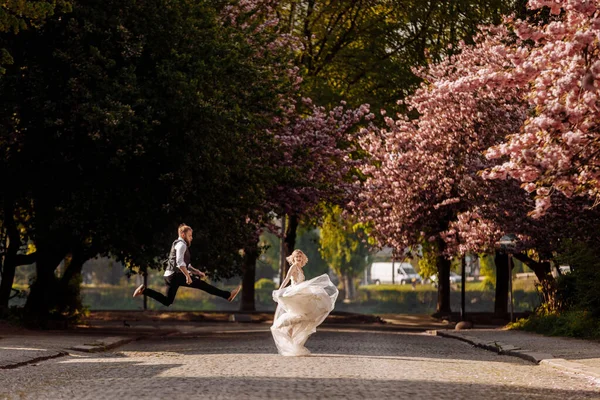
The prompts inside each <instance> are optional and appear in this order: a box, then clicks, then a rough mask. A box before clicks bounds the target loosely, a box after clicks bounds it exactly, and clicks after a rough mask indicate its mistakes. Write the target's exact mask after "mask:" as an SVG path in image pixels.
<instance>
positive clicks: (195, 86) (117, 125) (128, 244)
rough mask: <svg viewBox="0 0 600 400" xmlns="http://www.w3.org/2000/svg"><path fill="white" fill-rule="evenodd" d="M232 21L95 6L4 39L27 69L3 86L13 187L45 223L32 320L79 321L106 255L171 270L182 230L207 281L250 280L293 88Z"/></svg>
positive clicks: (188, 2)
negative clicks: (80, 306) (88, 281)
mask: <svg viewBox="0 0 600 400" xmlns="http://www.w3.org/2000/svg"><path fill="white" fill-rule="evenodd" d="M218 12H219V10H215V9H214V8H213V6H212V5H211V4H209V3H205V2H196V1H192V0H177V1H166V0H151V1H145V2H138V1H134V0H125V1H122V0H118V1H117V0H108V1H104V2H97V1H93V0H82V1H79V2H77V3H76V4H74V7H73V12H72V13H69V14H64V15H57V16H55V17H52V18H48V19H47V20H46V22H45V24H44V25H43V26H42V27H40V28H39V29H38V30H37V31H36V32H33V31H31V30H27V31H24V32H20V33H19V34H18V35H14V34H7V35H4V36H2V37H1V38H0V40H1V41H2V43H0V45H4V46H6V47H7V48H11V49H12V54H13V57H14V64H13V65H11V66H9V68H7V72H6V74H5V75H4V76H3V77H2V79H0V90H2V93H3V95H4V99H5V101H4V102H3V103H2V105H1V106H0V119H1V120H2V122H3V124H2V127H0V150H1V151H2V155H3V156H4V157H3V160H4V162H3V163H2V166H1V168H2V171H1V172H2V173H3V176H8V177H14V179H11V180H9V181H8V182H7V191H8V192H10V193H11V196H12V197H13V200H14V203H15V204H17V205H19V206H21V207H23V208H26V209H28V210H30V213H29V215H31V218H30V220H29V221H28V223H27V227H26V228H27V232H30V235H31V238H32V240H33V241H34V243H35V246H36V261H37V262H36V280H35V282H34V284H33V285H32V287H31V292H30V295H29V298H28V300H27V310H28V312H27V314H28V315H32V316H33V315H40V316H41V317H43V318H42V319H45V318H47V317H48V315H49V314H50V312H51V311H54V312H55V313H56V314H64V313H65V312H66V311H65V310H72V309H73V307H71V306H70V305H68V304H67V303H68V302H69V301H70V300H69V299H71V300H72V299H73V298H74V296H75V294H72V293H71V292H72V291H70V290H67V289H68V288H69V287H73V288H78V276H79V274H80V272H81V267H82V265H83V263H84V262H85V261H86V260H87V259H89V258H91V257H93V256H95V255H96V254H111V255H113V256H115V257H116V258H117V259H118V260H120V261H124V262H125V264H126V265H127V266H128V267H129V268H132V269H134V270H142V271H143V270H145V269H147V268H150V267H152V266H158V265H159V260H161V259H163V258H164V257H165V253H166V252H167V251H168V247H169V245H170V243H171V241H172V240H173V239H174V237H175V234H176V227H177V225H178V224H179V223H181V222H186V223H188V224H189V225H191V226H192V227H193V228H194V236H195V240H194V248H195V250H194V251H193V255H194V257H196V258H195V259H193V260H192V264H193V265H196V266H199V267H201V268H202V269H204V270H207V271H208V272H209V274H210V275H211V277H212V278H219V277H231V276H233V275H234V274H238V273H239V271H240V269H241V265H242V262H243V259H242V257H241V255H240V254H239V249H240V248H243V247H244V245H245V244H246V243H247V241H248V238H249V237H253V235H254V232H255V227H254V226H253V224H250V223H246V221H249V220H250V221H252V220H254V219H258V218H254V214H256V213H257V212H258V211H257V210H260V204H262V202H263V201H264V197H265V196H264V193H265V191H266V189H265V185H266V184H268V182H270V181H269V178H268V176H267V175H268V172H269V168H268V163H265V162H264V156H263V155H264V154H267V153H268V150H269V149H270V148H271V146H272V138H271V136H270V135H269V133H268V132H267V130H266V128H267V127H268V126H269V125H270V123H271V120H272V117H273V113H274V112H276V110H277V109H278V106H279V104H278V96H279V94H280V93H281V91H282V90H284V88H285V87H286V85H287V81H286V78H285V77H280V78H279V79H275V78H274V77H273V76H272V74H271V73H270V72H269V70H268V68H265V65H268V64H269V63H270V62H271V61H272V60H269V59H265V60H260V59H257V58H256V57H249V55H251V54H254V52H255V49H254V48H253V47H252V46H251V45H250V44H249V43H248V42H247V41H246V40H243V39H245V37H244V35H243V32H241V31H240V30H238V29H236V27H231V26H224V25H223V24H222V23H221V20H220V19H219V18H218ZM261 63H262V64H261ZM261 165H267V167H265V168H261V167H260V166H261ZM17 178H18V179H17ZM67 256H69V260H70V262H69V263H68V264H69V265H68V267H67V268H66V270H65V273H64V275H63V276H62V277H61V278H60V279H58V280H57V278H56V277H55V270H56V267H57V265H58V264H59V263H60V261H61V260H63V259H64V258H65V257H67Z"/></svg>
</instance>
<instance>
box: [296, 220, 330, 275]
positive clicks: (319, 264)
mask: <svg viewBox="0 0 600 400" xmlns="http://www.w3.org/2000/svg"><path fill="white" fill-rule="evenodd" d="M320 241H321V237H320V233H319V230H318V229H314V228H312V227H309V226H303V225H301V226H300V227H299V229H298V239H297V240H296V248H298V249H301V250H302V251H303V252H304V254H306V256H307V257H308V264H306V266H305V267H304V268H303V270H304V274H305V275H306V276H308V277H315V276H319V275H322V274H326V273H327V271H329V265H328V264H327V262H326V261H325V260H324V259H323V257H322V256H321V252H320V251H319V246H320Z"/></svg>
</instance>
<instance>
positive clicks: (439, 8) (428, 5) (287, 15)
mask: <svg viewBox="0 0 600 400" xmlns="http://www.w3.org/2000/svg"><path fill="white" fill-rule="evenodd" d="M515 3H516V1H507V0H477V1H472V0H446V1H421V0H411V1H405V0H391V1H374V0H366V1H364V0H361V1H353V0H339V1H329V2H315V1H308V0H301V1H296V0H294V1H291V0H288V1H283V2H280V4H281V10H280V12H281V14H282V17H283V20H284V21H289V23H290V25H291V26H289V27H288V28H287V29H289V31H290V32H292V34H293V35H295V36H296V37H298V38H300V39H301V40H302V41H303V43H304V48H303V50H302V51H301V53H300V54H299V56H298V57H299V61H300V63H301V65H302V66H303V71H302V72H303V75H304V77H305V79H304V83H303V85H304V91H305V92H306V93H307V94H308V95H309V96H310V97H312V98H313V99H314V100H316V101H317V103H320V104H329V105H334V104H338V103H339V101H340V100H342V99H343V100H347V101H348V102H349V104H353V105H358V104H361V103H369V104H370V105H371V106H372V109H373V110H379V109H380V108H383V107H393V105H394V104H396V101H397V100H398V99H402V98H404V97H405V96H406V95H407V94H408V93H410V92H411V91H412V90H413V89H414V88H415V87H416V86H417V85H418V84H419V83H420V79H419V78H417V77H416V76H415V75H414V73H413V71H412V68H413V67H418V66H423V65H425V64H426V63H428V62H431V61H437V60H440V59H442V58H443V57H445V56H447V55H448V54H452V52H453V50H452V48H450V47H449V45H456V44H457V43H458V42H459V41H460V40H463V39H464V40H466V41H467V42H470V41H471V39H472V36H473V35H474V34H475V33H476V32H477V27H478V26H479V25H482V24H487V23H492V22H495V23H499V22H500V17H501V15H503V14H508V13H510V12H511V11H513V10H514V7H515V5H516V4H515ZM389 111H390V112H391V111H392V110H389Z"/></svg>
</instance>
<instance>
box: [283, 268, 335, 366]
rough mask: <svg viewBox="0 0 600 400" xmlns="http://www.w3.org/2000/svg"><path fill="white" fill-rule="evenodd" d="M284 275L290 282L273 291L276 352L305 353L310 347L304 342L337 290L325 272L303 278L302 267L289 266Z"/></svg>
mask: <svg viewBox="0 0 600 400" xmlns="http://www.w3.org/2000/svg"><path fill="white" fill-rule="evenodd" d="M288 275H289V276H290V277H291V282H292V284H291V285H290V286H288V287H284V288H282V289H279V290H274V291H273V300H275V302H277V310H276V311H275V317H274V319H273V325H272V326H271V332H272V334H273V339H274V340H275V345H276V346H277V350H278V351H279V354H281V355H282V356H305V355H308V354H310V351H309V350H308V349H307V348H306V347H304V343H306V340H307V339H308V337H309V336H310V335H312V334H313V333H315V332H316V331H317V329H316V328H317V326H319V325H320V324H321V323H322V322H323V321H324V320H325V318H327V316H328V315H329V313H330V312H331V311H333V308H334V306H335V301H336V299H337V296H338V290H337V288H336V287H335V285H334V284H333V283H331V280H330V279H329V276H327V274H323V275H320V276H317V277H316V278H313V279H311V280H308V281H305V280H304V273H303V272H302V268H299V267H295V266H292V267H291V268H290V272H289V273H288ZM286 280H287V278H286ZM284 285H285V282H284Z"/></svg>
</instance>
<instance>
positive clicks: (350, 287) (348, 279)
mask: <svg viewBox="0 0 600 400" xmlns="http://www.w3.org/2000/svg"><path fill="white" fill-rule="evenodd" d="M343 278H344V292H345V296H344V300H346V301H352V300H354V279H352V274H349V273H347V272H345V273H344V274H343Z"/></svg>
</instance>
